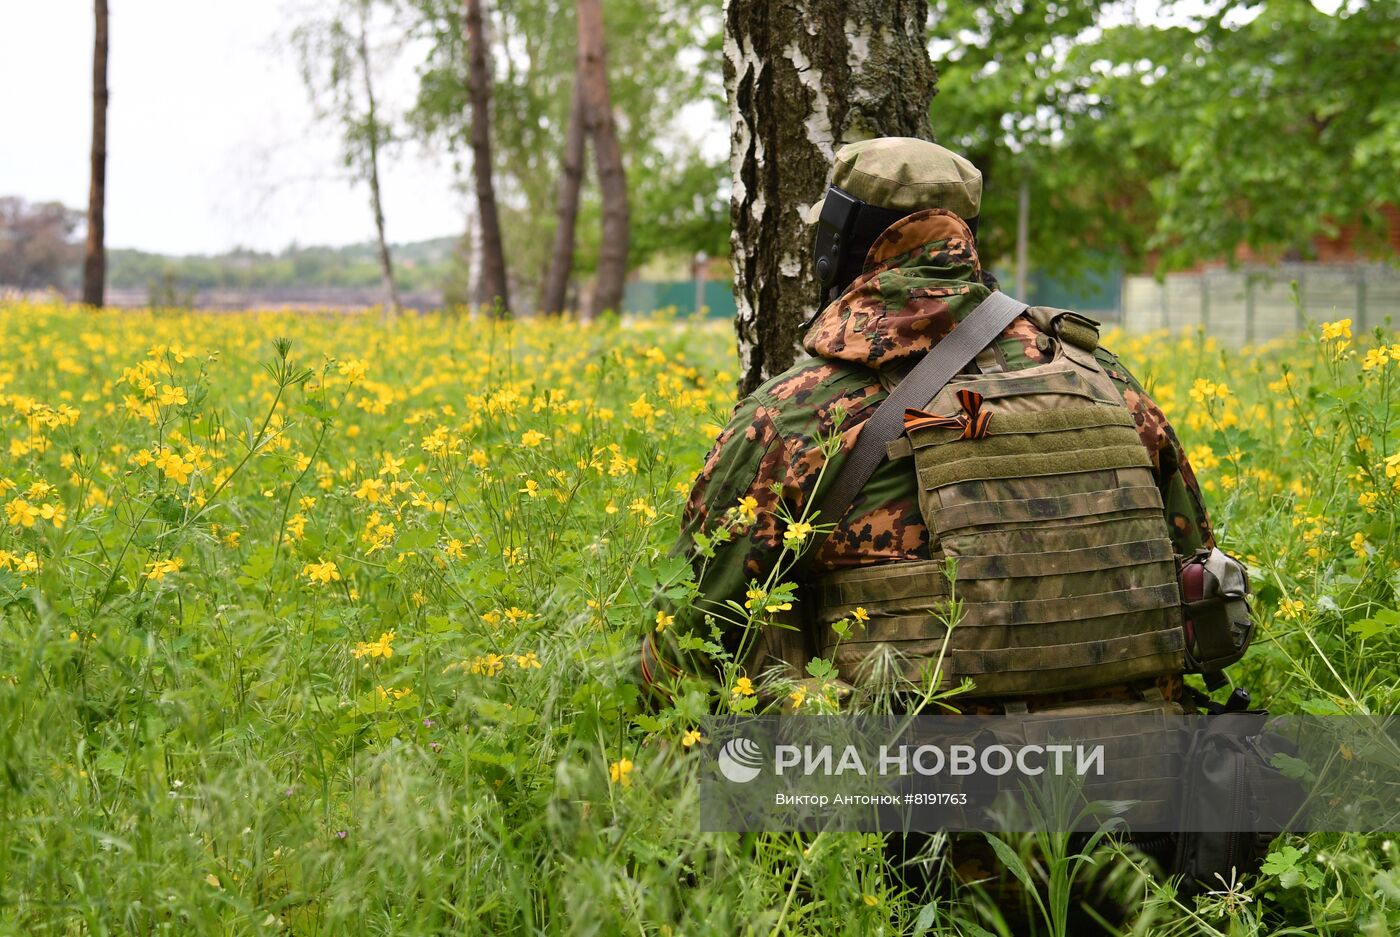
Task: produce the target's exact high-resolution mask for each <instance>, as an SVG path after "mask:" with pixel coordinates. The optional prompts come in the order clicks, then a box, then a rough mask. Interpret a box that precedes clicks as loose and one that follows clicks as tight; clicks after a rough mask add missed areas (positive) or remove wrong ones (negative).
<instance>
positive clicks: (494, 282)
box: [464, 0, 510, 314]
mask: <svg viewBox="0 0 1400 937" xmlns="http://www.w3.org/2000/svg"><path fill="white" fill-rule="evenodd" d="M481 4H482V0H466V6H465V8H464V14H465V19H466V30H467V77H468V81H469V82H470V84H471V91H470V94H471V109H472V135H471V147H472V169H473V175H474V177H475V179H476V204H477V213H478V214H479V215H480V217H481V276H480V278H479V280H478V281H477V282H478V284H479V287H480V292H479V293H478V296H479V298H480V299H481V301H482V302H483V303H486V304H491V305H492V308H493V310H494V309H496V308H499V310H500V312H501V313H503V314H509V313H510V292H509V289H508V287H507V284H506V254H505V247H504V246H503V245H502V243H501V220H500V215H499V214H498V212H497V211H496V184H495V182H494V180H493V178H492V166H491V74H490V72H489V70H488V69H487V67H486V61H487V59H486V29H485V24H484V23H483V21H482V14H481ZM496 303H499V304H500V305H499V307H497V306H496V305H495V304H496Z"/></svg>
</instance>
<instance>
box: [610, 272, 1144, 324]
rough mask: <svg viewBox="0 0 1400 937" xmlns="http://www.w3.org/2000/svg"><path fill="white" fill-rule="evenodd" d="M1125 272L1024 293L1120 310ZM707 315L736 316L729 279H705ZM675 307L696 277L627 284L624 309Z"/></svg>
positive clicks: (1046, 280)
mask: <svg viewBox="0 0 1400 937" xmlns="http://www.w3.org/2000/svg"><path fill="white" fill-rule="evenodd" d="M1014 282H1015V277H1014V276H1012V275H1010V274H1008V275H1007V277H1006V278H1004V279H1002V281H1001V283H1002V286H1004V287H1006V288H1007V289H1011V288H1012V286H1013V284H1014ZM1122 284H1123V273H1122V271H1121V270H1120V269H1116V268H1115V269H1111V270H1107V271H1104V272H1102V273H1088V274H1085V275H1084V276H1083V277H1081V278H1079V279H1077V280H1073V281H1062V280H1057V279H1054V278H1052V277H1049V276H1046V275H1044V274H1042V273H1033V274H1032V275H1031V276H1030V279H1029V282H1028V283H1027V284H1026V292H1027V294H1028V295H1026V296H1024V297H1022V298H1023V299H1025V301H1026V302H1028V303H1030V304H1031V305H1033V306H1054V307H1055V308H1057V309H1074V310H1076V311H1078V312H1087V313H1096V312H1098V313H1117V311H1118V306H1119V302H1120V295H1121V293H1122ZM704 304H705V309H706V315H707V316H709V317H711V318H715V319H732V318H734V313H735V308H736V307H735V305H734V291H733V289H732V288H731V287H730V285H729V283H728V282H727V281H721V280H707V281H705V298H704ZM667 307H675V309H676V311H677V312H679V313H681V314H682V315H689V314H693V313H694V312H695V281H694V280H670V281H650V282H636V283H628V284H627V292H626V294H625V295H624V296H623V299H622V308H623V311H624V312H630V313H638V314H641V313H648V312H652V311H654V310H657V309H665V308H667Z"/></svg>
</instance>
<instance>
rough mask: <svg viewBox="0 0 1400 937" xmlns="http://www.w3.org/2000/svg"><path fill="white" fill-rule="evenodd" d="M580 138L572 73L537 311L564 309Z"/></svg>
mask: <svg viewBox="0 0 1400 937" xmlns="http://www.w3.org/2000/svg"><path fill="white" fill-rule="evenodd" d="M586 142H587V141H586V140H585V139H584V113H583V80H582V75H581V74H580V71H579V70H577V69H576V70H575V72H574V90H573V96H572V98H571V100H570V104H569V129H568V131H567V136H566V137H565V140H564V159H563V162H562V165H561V167H560V173H559V209H558V211H559V221H558V223H557V224H556V225H555V228H554V245H553V247H552V248H551V249H550V252H549V271H548V273H547V274H546V275H545V281H544V289H543V290H541V292H540V311H541V312H544V313H549V314H551V315H558V314H559V313H561V312H563V311H564V305H565V298H566V295H567V294H568V291H569V274H570V273H571V272H572V271H573V269H574V242H575V234H574V232H575V229H576V228H577V227H578V205H579V198H580V196H581V195H582V193H583V160H584V155H585V150H586V146H585V143H586Z"/></svg>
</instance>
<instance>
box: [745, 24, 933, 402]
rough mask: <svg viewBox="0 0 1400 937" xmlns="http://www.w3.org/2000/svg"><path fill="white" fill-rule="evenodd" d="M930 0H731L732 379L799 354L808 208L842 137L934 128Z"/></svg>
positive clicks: (748, 379) (807, 282)
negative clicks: (736, 369) (735, 368)
mask: <svg viewBox="0 0 1400 937" xmlns="http://www.w3.org/2000/svg"><path fill="white" fill-rule="evenodd" d="M927 21H928V4H927V2H926V0H729V3H728V5H727V6H726V8H725V35H724V82H725V89H726V92H727V94H728V98H729V126H730V148H729V157H730V172H731V174H732V176H733V195H732V197H731V199H730V204H729V213H730V220H731V223H732V231H731V234H730V247H731V258H732V262H733V265H734V280H735V285H734V291H735V298H736V300H737V303H738V314H737V315H736V317H735V322H734V325H735V331H736V332H737V334H738V345H739V358H740V375H739V391H740V393H741V394H748V393H749V392H751V391H752V390H753V389H754V388H756V387H758V385H760V384H762V383H763V381H765V380H766V379H767V378H769V377H771V376H773V375H775V374H779V373H781V372H782V371H784V370H786V369H787V368H788V367H790V366H791V365H792V363H793V362H794V361H796V360H797V356H798V354H799V351H800V349H799V343H800V340H801V335H800V334H799V333H800V327H801V324H802V323H803V322H804V321H806V319H807V318H808V316H810V315H811V314H812V313H813V311H815V306H816V304H817V302H818V288H817V281H816V279H815V277H814V276H813V273H812V258H811V251H812V238H813V228H812V226H810V225H808V224H807V223H806V220H805V215H806V212H807V209H808V208H809V207H810V206H811V205H812V204H813V203H814V202H816V201H817V200H818V199H820V198H821V196H822V194H823V193H824V192H825V191H826V183H827V179H828V177H829V174H830V170H831V163H832V159H833V157H834V156H835V153H836V150H837V149H839V148H840V147H841V146H842V145H844V144H846V143H850V142H853V141H856V140H864V139H869V138H871V137H884V136H898V137H921V138H923V139H926V140H931V139H932V138H933V137H932V132H931V129H930V127H929V117H928V114H929V105H930V103H931V102H932V100H933V96H934V94H936V93H937V82H938V73H937V71H936V70H935V69H934V67H933V63H932V62H931V61H930V60H929V56H928V48H927V45H926V43H927V36H926V33H925V27H926V24H927Z"/></svg>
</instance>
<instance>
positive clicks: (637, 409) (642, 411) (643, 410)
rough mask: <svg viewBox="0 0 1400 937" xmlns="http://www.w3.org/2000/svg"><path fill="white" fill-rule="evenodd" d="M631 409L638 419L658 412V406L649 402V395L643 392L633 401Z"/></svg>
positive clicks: (643, 418)
mask: <svg viewBox="0 0 1400 937" xmlns="http://www.w3.org/2000/svg"><path fill="white" fill-rule="evenodd" d="M631 411H632V416H633V417H635V418H636V419H638V420H645V419H646V418H647V417H649V416H651V415H652V414H654V413H656V408H655V407H653V406H652V405H651V404H649V403H647V395H646V394H642V395H641V396H640V397H638V398H637V399H636V400H634V401H632V406H631Z"/></svg>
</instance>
